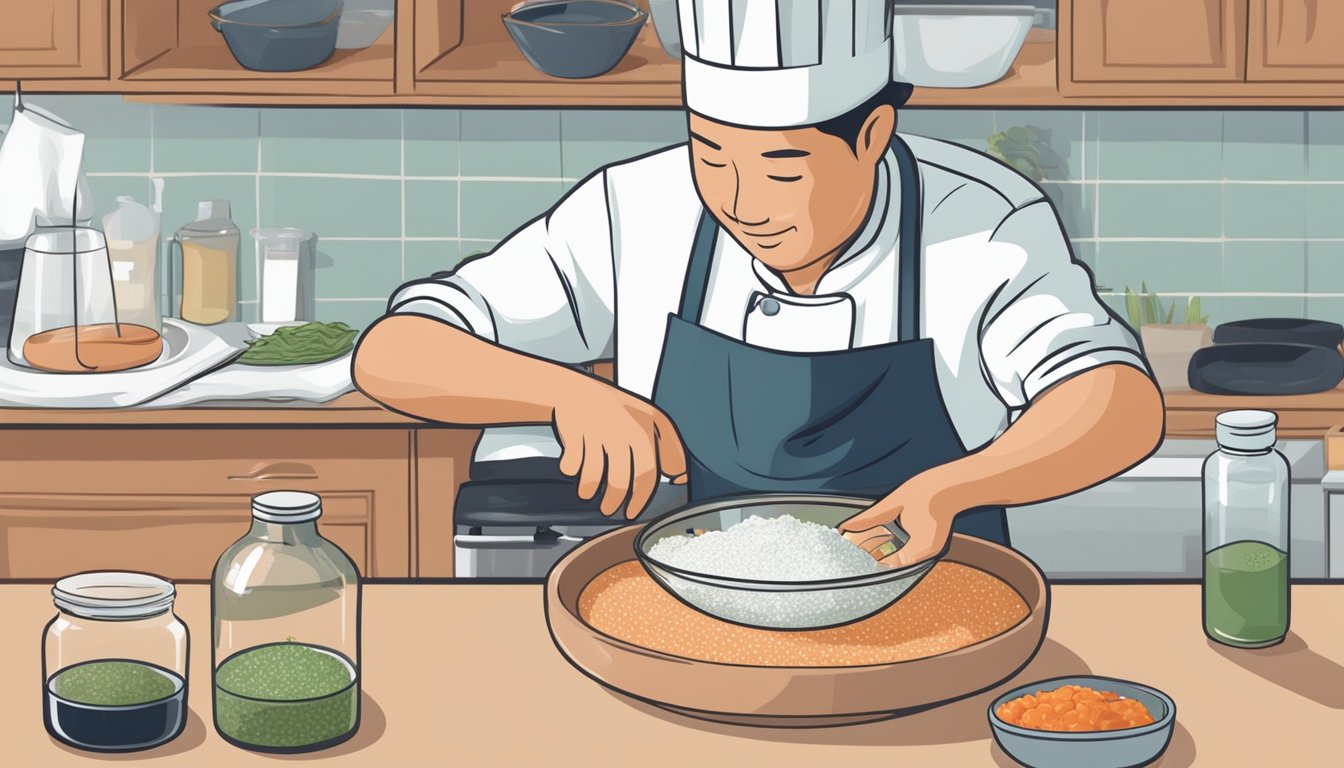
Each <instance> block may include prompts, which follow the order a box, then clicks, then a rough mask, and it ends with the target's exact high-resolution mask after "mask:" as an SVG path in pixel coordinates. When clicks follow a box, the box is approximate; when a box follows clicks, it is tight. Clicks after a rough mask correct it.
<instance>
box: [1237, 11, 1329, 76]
mask: <svg viewBox="0 0 1344 768" xmlns="http://www.w3.org/2000/svg"><path fill="white" fill-rule="evenodd" d="M1247 42H1248V45H1249V50H1248V55H1247V64H1246V79H1247V80H1251V81H1260V82H1302V81H1308V82H1319V81H1334V82H1340V83H1344V2H1339V0H1251V34H1250V35H1249V37H1248V41H1247Z"/></svg>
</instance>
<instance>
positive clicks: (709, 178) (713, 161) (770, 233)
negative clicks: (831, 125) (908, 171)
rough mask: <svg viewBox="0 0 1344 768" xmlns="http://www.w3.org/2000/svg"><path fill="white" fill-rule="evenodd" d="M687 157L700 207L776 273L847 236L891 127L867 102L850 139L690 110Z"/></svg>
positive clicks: (868, 197)
mask: <svg viewBox="0 0 1344 768" xmlns="http://www.w3.org/2000/svg"><path fill="white" fill-rule="evenodd" d="M689 120H690V133H691V164H692V166H693V169H694V174H695V185H696V187H697V188H698V189H699V191H700V198H701V199H702V200H703V201H704V203H705V206H706V208H707V209H708V210H709V211H710V212H711V213H713V215H714V217H715V218H716V219H718V221H719V224H720V225H722V226H723V228H724V229H725V230H726V231H727V232H728V233H729V234H731V235H732V236H733V238H734V239H735V240H737V242H738V243H740V244H741V245H742V247H743V248H745V249H746V250H747V252H748V253H750V254H751V255H752V256H754V257H756V258H757V259H758V260H760V261H761V262H763V263H764V264H765V265H766V266H769V267H770V268H772V269H774V270H776V271H778V272H783V273H789V272H793V271H796V270H805V269H807V268H808V267H811V266H813V265H815V264H817V263H818V262H820V261H821V260H822V259H825V258H827V257H829V256H831V255H833V254H835V253H836V252H837V251H838V250H839V249H841V248H842V247H844V246H845V245H846V244H847V243H848V242H849V241H850V239H852V238H853V237H854V236H855V235H856V234H857V232H858V231H859V228H860V227H861V226H862V224H863V220H864V217H865V216H866V215H867V213H868V209H869V207H870V205H871V204H872V198H873V183H874V178H875V174H876V169H877V163H878V161H879V160H880V159H881V158H882V154H883V153H884V152H885V151H886V149H887V146H888V143H889V142H890V140H891V134H892V131H893V130H894V129H895V124H896V114H895V111H894V110H893V109H892V108H891V107H887V106H883V107H879V108H878V109H876V110H874V111H873V113H872V114H871V115H870V116H869V118H868V120H867V121H866V122H865V123H864V125H863V128H862V129H861V130H860V131H859V138H858V141H857V146H854V147H851V146H850V144H849V143H848V142H847V141H846V140H845V139H842V138H839V137H837V136H832V135H830V134H826V133H822V132H821V131H819V130H817V129H816V128H811V127H809V128H794V129H786V130H761V129H754V128H741V127H736V126H730V125H724V124H722V123H716V122H714V121H712V120H708V119H706V118H704V117H701V116H699V115H696V114H691V115H690V117H689Z"/></svg>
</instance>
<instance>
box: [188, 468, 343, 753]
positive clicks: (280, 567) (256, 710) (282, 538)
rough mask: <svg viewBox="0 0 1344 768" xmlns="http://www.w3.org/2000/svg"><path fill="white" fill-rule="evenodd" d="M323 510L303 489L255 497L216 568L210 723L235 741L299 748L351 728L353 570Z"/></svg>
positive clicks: (319, 744)
mask: <svg viewBox="0 0 1344 768" xmlns="http://www.w3.org/2000/svg"><path fill="white" fill-rule="evenodd" d="M321 514H322V503H321V500H320V499H319V498H318V497H317V496H315V495H313V494H311V493H301V492H298V491H276V492H272V493H264V494H261V495H260V496H257V497H255V498H253V499H252V529H251V530H250V531H249V532H248V534H247V535H246V536H244V537H243V538H241V539H239V540H238V541H237V542H236V543H235V544H234V545H233V546H231V547H229V548H228V549H227V550H225V551H224V554H223V555H221V556H220V558H219V562H218V564H217V565H216V566H215V573H214V578H213V580H212V584H211V614H212V619H213V622H212V623H213V627H212V628H213V640H214V643H213V656H212V658H211V662H212V667H213V669H214V680H213V682H214V707H215V712H214V713H215V729H216V730H218V731H219V733H220V735H221V736H223V737H224V739H225V740H227V741H229V742H230V743H232V744H234V745H237V746H240V747H244V748H246V749H253V750H257V751H263V752H307V751H311V750H315V749H322V748H325V747H329V746H332V745H334V744H338V743H340V742H342V741H344V740H346V739H348V738H350V736H352V735H353V734H354V733H355V731H356V729H358V727H359V691H360V666H359V610H360V583H359V574H358V573H357V572H356V570H355V566H354V563H352V562H351V561H350V558H349V557H346V555H345V553H344V552H342V551H341V550H340V548H339V547H337V546H336V545H335V544H332V543H331V542H330V541H327V540H326V539H324V538H322V535H321V534H320V533H318V530H317V519H318V517H320V516H321Z"/></svg>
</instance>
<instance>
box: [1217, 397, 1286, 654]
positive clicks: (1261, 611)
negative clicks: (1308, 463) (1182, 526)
mask: <svg viewBox="0 0 1344 768" xmlns="http://www.w3.org/2000/svg"><path fill="white" fill-rule="evenodd" d="M1277 421H1278V417H1277V416H1275V414H1273V413H1271V412H1269V411H1228V412H1225V413H1220V414H1218V418H1217V421H1216V426H1215V428H1216V434H1217V439H1218V450H1217V451H1215V452H1214V453H1213V454H1212V455H1210V456H1209V458H1208V459H1207V460H1206V461H1205V462H1204V586H1203V598H1204V599H1203V602H1204V633H1205V634H1206V635H1208V636H1209V638H1210V639H1212V640H1214V641H1216V642H1219V643H1223V644H1225V645H1231V646H1237V647H1241V648H1263V647H1265V646H1268V645H1274V644H1276V643H1278V642H1281V641H1282V640H1283V638H1284V637H1285V636H1286V635H1287V633H1288V613H1289V602H1288V601H1289V585H1288V582H1289V562H1288V514H1289V512H1288V504H1289V501H1288V499H1289V489H1290V485H1289V468H1288V460H1287V459H1286V458H1284V456H1283V454H1281V453H1279V452H1278V451H1276V450H1275V449H1274V442H1275V424H1276V422H1277Z"/></svg>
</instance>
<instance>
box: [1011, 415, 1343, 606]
mask: <svg viewBox="0 0 1344 768" xmlns="http://www.w3.org/2000/svg"><path fill="white" fill-rule="evenodd" d="M1209 421H1210V422H1212V421H1213V415H1212V414H1210V415H1209ZM1277 447H1278V450H1279V451H1280V452H1281V453H1283V455H1284V456H1285V457H1287V459H1288V464H1289V468H1290V473H1291V478H1292V481H1291V486H1290V491H1289V493H1290V495H1291V498H1290V503H1291V509H1292V513H1291V516H1290V523H1289V537H1290V538H1289V540H1290V545H1289V546H1290V547H1291V551H1292V553H1293V557H1292V562H1291V576H1292V577H1293V578H1322V577H1325V576H1326V575H1327V571H1326V540H1327V526H1326V518H1325V494H1324V492H1323V491H1322V489H1321V479H1322V477H1323V475H1324V474H1325V449H1324V448H1323V446H1322V444H1321V441H1320V440H1281V441H1279V443H1278V446H1277ZM1215 449H1216V444H1215V442H1214V441H1213V440H1187V439H1175V438H1171V439H1168V440H1166V441H1165V442H1164V443H1163V444H1162V445H1161V446H1160V447H1159V448H1158V450H1157V452H1156V453H1155V454H1153V455H1152V456H1151V457H1149V458H1148V459H1146V460H1144V461H1142V462H1140V463H1139V464H1138V465H1137V466H1135V467H1134V468H1132V469H1130V470H1129V471H1128V472H1125V473H1123V474H1121V475H1119V476H1118V477H1115V478H1113V479H1111V480H1108V481H1107V482H1104V483H1101V484H1099V485H1095V486H1093V487H1091V488H1088V489H1086V490H1083V491H1079V492H1078V493H1075V494H1073V495H1070V496H1065V497H1062V498H1059V499H1055V500H1052V501H1047V502H1042V503H1040V504H1030V505H1026V506H1021V507H1014V508H1011V509H1009V510H1008V532H1009V537H1010V539H1011V541H1012V545H1013V548H1014V549H1017V550H1019V551H1021V552H1022V553H1023V554H1025V555H1027V556H1028V557H1030V558H1031V559H1032V560H1033V561H1034V562H1035V563H1036V564H1037V565H1039V566H1040V567H1041V570H1043V571H1045V573H1046V575H1047V576H1049V577H1050V578H1051V579H1064V580H1067V579H1085V580H1110V579H1115V580H1136V581H1144V580H1169V579H1186V580H1191V581H1194V580H1197V579H1199V578H1200V576H1201V574H1202V570H1203V560H1204V557H1203V555H1204V547H1203V516H1204V503H1203V481H1202V472H1203V467H1204V460H1205V458H1206V457H1207V456H1208V455H1209V454H1210V453H1212V452H1213V451H1214V450H1215ZM1330 530H1331V531H1332V532H1333V529H1330Z"/></svg>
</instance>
